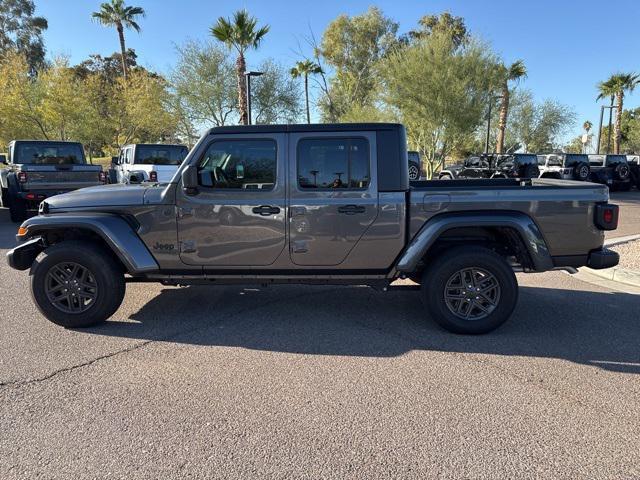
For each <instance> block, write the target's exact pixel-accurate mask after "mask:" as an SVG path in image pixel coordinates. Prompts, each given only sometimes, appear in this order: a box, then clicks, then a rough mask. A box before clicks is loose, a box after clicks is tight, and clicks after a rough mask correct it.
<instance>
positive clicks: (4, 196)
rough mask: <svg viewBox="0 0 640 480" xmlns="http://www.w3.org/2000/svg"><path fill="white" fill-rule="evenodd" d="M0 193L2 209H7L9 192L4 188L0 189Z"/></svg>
mask: <svg viewBox="0 0 640 480" xmlns="http://www.w3.org/2000/svg"><path fill="white" fill-rule="evenodd" d="M0 193H2V196H1V197H0V202H2V206H3V207H4V208H9V192H8V191H7V189H6V188H0Z"/></svg>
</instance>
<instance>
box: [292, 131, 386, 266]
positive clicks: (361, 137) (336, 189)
mask: <svg viewBox="0 0 640 480" xmlns="http://www.w3.org/2000/svg"><path fill="white" fill-rule="evenodd" d="M374 152H375V135H372V134H370V133H363V134H357V133H353V132H347V133H345V134H322V133H314V134H310V133H307V134H301V133H300V134H291V137H290V139H289V158H290V159H291V160H290V167H289V170H290V172H291V173H290V177H289V185H290V187H289V192H290V193H289V196H290V209H289V211H290V213H289V214H290V227H289V232H290V256H291V261H292V262H293V263H295V264H296V265H305V266H313V267H323V266H334V265H341V267H342V268H348V265H349V261H348V257H349V253H350V252H351V251H352V250H353V248H354V247H355V245H356V244H357V243H358V241H359V240H360V239H361V237H362V236H363V235H364V233H365V232H366V230H367V228H369V226H370V225H371V224H372V223H373V222H374V220H375V218H376V216H377V214H378V192H377V177H376V170H377V169H376V168H375V167H376V164H375V162H373V161H372V160H373V159H374V158H375V155H374Z"/></svg>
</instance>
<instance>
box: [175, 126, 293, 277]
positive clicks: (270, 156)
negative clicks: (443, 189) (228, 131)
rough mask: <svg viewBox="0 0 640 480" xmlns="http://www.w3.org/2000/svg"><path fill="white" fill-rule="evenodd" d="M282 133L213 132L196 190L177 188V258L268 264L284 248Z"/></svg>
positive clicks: (211, 262) (191, 262) (194, 262)
mask: <svg viewBox="0 0 640 480" xmlns="http://www.w3.org/2000/svg"><path fill="white" fill-rule="evenodd" d="M285 139H286V137H285V135H284V134H278V135H264V134H262V135H261V134H255V135H253V134H241V135H232V136H228V137H224V138H222V137H217V138H216V137H213V138H212V140H211V142H210V143H209V144H208V145H207V146H206V147H205V148H204V153H203V154H202V155H201V156H199V157H197V158H196V159H195V160H194V162H197V167H198V184H199V186H198V191H197V193H196V194H194V195H187V194H186V193H185V192H183V191H182V189H178V190H177V198H176V203H177V207H178V240H179V244H180V258H181V260H182V261H183V262H184V263H186V264H188V265H202V266H204V267H230V266H247V267H250V266H265V265H271V264H272V263H273V262H275V260H276V259H277V258H278V256H279V255H280V254H281V253H282V251H283V249H284V247H285V231H286V221H285V218H286V208H285V207H286V204H285V192H286V185H285V184H286V176H285V172H284V165H285V162H284V160H285V158H286V150H285V145H286V143H285Z"/></svg>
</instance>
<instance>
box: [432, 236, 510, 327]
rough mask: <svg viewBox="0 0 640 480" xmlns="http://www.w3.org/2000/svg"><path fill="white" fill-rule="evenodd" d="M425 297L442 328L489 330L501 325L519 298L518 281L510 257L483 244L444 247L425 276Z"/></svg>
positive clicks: (433, 315) (434, 317)
mask: <svg viewBox="0 0 640 480" xmlns="http://www.w3.org/2000/svg"><path fill="white" fill-rule="evenodd" d="M421 290H422V299H423V301H424V302H425V307H426V308H427V311H428V312H429V314H430V315H431V316H432V317H433V319H434V320H435V321H436V322H437V323H438V324H439V325H440V326H442V327H443V328H445V329H447V330H449V331H451V332H454V333H462V334H481V333H487V332H490V331H491V330H494V329H496V328H498V327H499V326H500V325H502V324H503V323H504V322H505V321H506V320H507V319H508V318H509V317H510V316H511V313H512V312H513V309H514V308H515V306H516V303H517V300H518V282H517V280H516V277H515V275H514V273H513V269H512V268H511V266H510V265H509V264H508V263H507V261H506V260H505V259H504V258H503V257H501V256H500V255H498V254H497V253H495V252H494V251H492V250H489V249H487V248H482V247H475V246H474V247H453V248H451V249H449V250H445V251H444V252H443V253H442V255H440V256H439V257H438V258H437V259H436V260H435V261H434V262H433V263H431V265H429V267H428V268H427V269H426V270H425V272H424V274H423V277H422V284H421Z"/></svg>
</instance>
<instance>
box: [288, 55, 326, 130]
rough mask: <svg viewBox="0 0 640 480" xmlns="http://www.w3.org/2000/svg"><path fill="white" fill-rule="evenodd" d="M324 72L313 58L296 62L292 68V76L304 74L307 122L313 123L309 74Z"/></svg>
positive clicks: (296, 76)
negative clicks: (310, 108)
mask: <svg viewBox="0 0 640 480" xmlns="http://www.w3.org/2000/svg"><path fill="white" fill-rule="evenodd" d="M318 73H322V68H321V67H320V65H318V64H317V63H315V62H312V61H311V60H305V61H304V62H296V66H295V67H293V68H292V69H291V76H292V77H293V78H298V77H301V76H304V98H305V102H306V105H307V123H311V113H310V112H309V75H315V74H318Z"/></svg>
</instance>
